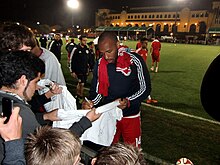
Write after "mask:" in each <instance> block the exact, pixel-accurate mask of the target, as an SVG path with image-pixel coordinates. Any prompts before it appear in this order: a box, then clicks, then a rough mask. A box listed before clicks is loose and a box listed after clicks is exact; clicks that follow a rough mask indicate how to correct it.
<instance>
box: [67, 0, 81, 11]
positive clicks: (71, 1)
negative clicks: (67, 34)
mask: <svg viewBox="0 0 220 165" xmlns="http://www.w3.org/2000/svg"><path fill="white" fill-rule="evenodd" d="M67 6H68V7H70V8H71V9H77V8H78V7H79V1H78V0H68V1H67Z"/></svg>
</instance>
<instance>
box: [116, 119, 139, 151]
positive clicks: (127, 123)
mask: <svg viewBox="0 0 220 165" xmlns="http://www.w3.org/2000/svg"><path fill="white" fill-rule="evenodd" d="M121 135H122V138H123V140H124V143H127V144H132V145H134V146H137V147H141V119H140V115H139V116H137V117H135V118H125V117H123V118H122V120H121V121H118V122H117V130H116V133H115V136H114V140H113V142H112V143H117V142H119V139H120V137H121Z"/></svg>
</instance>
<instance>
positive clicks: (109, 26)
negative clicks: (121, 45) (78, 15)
mask: <svg viewBox="0 0 220 165" xmlns="http://www.w3.org/2000/svg"><path fill="white" fill-rule="evenodd" d="M96 27H98V28H97V29H96V30H97V31H118V34H119V35H120V34H123V35H129V32H131V31H133V33H131V34H134V32H135V33H136V36H137V35H138V34H140V33H143V32H146V35H147V36H148V34H151V35H158V36H172V35H173V36H176V37H177V38H178V37H180V38H181V36H184V37H188V38H190V37H195V36H196V37H197V38H198V37H203V38H209V37H210V36H213V37H215V36H216V37H217V36H218V35H220V1H219V0H213V2H212V4H210V6H206V8H199V6H197V8H195V7H194V8H192V6H190V4H182V5H173V6H151V7H135V8H129V7H128V6H126V7H123V8H122V10H121V11H112V10H110V9H99V10H98V12H97V13H96ZM132 28H133V29H132ZM151 30H153V33H154V34H152V31H151ZM148 31H149V32H148ZM147 32H148V34H147Z"/></svg>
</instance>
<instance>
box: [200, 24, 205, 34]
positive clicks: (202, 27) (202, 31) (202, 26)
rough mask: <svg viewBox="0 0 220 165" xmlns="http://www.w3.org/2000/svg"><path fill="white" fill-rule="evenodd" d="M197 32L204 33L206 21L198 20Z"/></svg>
mask: <svg viewBox="0 0 220 165" xmlns="http://www.w3.org/2000/svg"><path fill="white" fill-rule="evenodd" d="M199 33H200V34H205V33H206V23H205V22H204V21H202V22H199Z"/></svg>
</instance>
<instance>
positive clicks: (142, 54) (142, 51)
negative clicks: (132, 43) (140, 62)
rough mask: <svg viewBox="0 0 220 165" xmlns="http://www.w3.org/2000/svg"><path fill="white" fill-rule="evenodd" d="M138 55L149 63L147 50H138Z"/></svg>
mask: <svg viewBox="0 0 220 165" xmlns="http://www.w3.org/2000/svg"><path fill="white" fill-rule="evenodd" d="M136 53H137V54H139V55H140V56H141V57H142V58H143V59H144V61H145V62H146V61H147V53H148V51H147V49H142V48H139V49H138V50H136Z"/></svg>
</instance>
